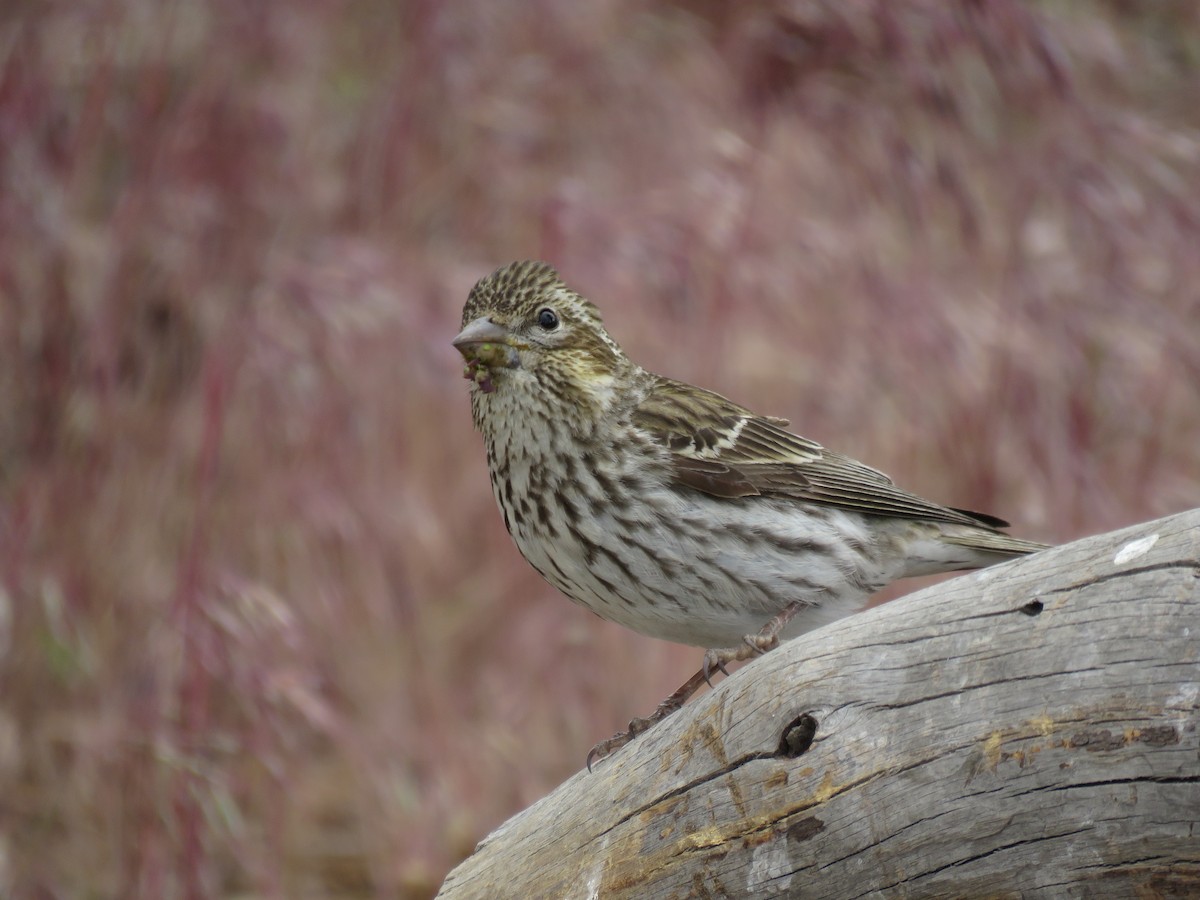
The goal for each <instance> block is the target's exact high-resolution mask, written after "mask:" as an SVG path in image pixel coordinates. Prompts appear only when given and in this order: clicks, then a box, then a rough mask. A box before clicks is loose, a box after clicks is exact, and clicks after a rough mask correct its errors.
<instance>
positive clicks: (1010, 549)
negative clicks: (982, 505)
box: [942, 529, 1050, 558]
mask: <svg viewBox="0 0 1200 900" xmlns="http://www.w3.org/2000/svg"><path fill="white" fill-rule="evenodd" d="M942 540H943V541H944V542H945V543H947V544H953V545H954V546H956V547H966V548H967V549H969V550H979V551H981V552H983V553H995V554H998V555H999V556H1001V557H1004V558H1008V557H1012V556H1025V555H1026V554H1029V553H1037V552H1038V551H1039V550H1045V549H1047V548H1048V547H1049V546H1050V545H1049V544H1039V543H1038V542H1037V541H1026V540H1023V539H1021V538H1015V537H1013V536H1012V535H1008V534H1005V533H1004V532H1002V531H984V530H983V529H978V530H976V529H972V530H970V531H965V530H964V531H961V532H951V533H946V534H943V535H942Z"/></svg>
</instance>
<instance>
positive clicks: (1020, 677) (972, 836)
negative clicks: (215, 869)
mask: <svg viewBox="0 0 1200 900" xmlns="http://www.w3.org/2000/svg"><path fill="white" fill-rule="evenodd" d="M1198 697H1200V510H1192V511H1191V512H1187V513H1182V514H1180V515H1176V516H1171V517H1168V518H1165V519H1160V520H1158V521H1155V522H1149V523H1145V524H1142V525H1137V526H1134V527H1132V528H1126V529H1124V530H1122V531H1117V532H1113V533H1110V534H1104V535H1098V536H1096V537H1090V538H1085V539H1083V540H1080V541H1076V542H1075V543H1073V544H1069V545H1066V546H1063V547H1058V548H1055V549H1052V550H1047V551H1044V552H1042V553H1038V554H1036V555H1034V556H1031V557H1027V558H1025V559H1022V560H1016V561H1013V562H1010V563H1005V564H1003V565H1000V566H996V567H993V568H991V569H986V570H983V571H980V572H975V573H971V574H969V575H964V576H962V577H960V578H956V579H953V580H951V581H947V582H944V583H941V584H938V585H935V586H934V587H931V588H928V589H926V590H923V591H920V592H918V593H915V594H912V595H909V596H907V597H903V598H900V599H899V600H895V601H893V602H891V603H888V604H885V605H883V606H880V607H878V608H875V609H871V610H868V611H866V612H864V613H860V614H858V615H856V616H851V617H850V618H847V619H844V620H842V621H840V622H836V623H834V624H833V625H830V626H827V627H825V628H822V629H820V630H818V631H816V632H812V633H809V634H807V635H803V636H801V637H800V638H797V639H796V640H793V641H790V642H788V643H786V644H784V645H783V646H781V647H780V648H779V649H777V650H775V651H773V652H771V653H768V654H766V655H765V656H763V657H762V658H760V659H758V660H755V661H754V662H752V663H750V664H748V665H746V666H744V667H743V668H742V669H740V670H739V671H737V672H735V673H734V674H733V676H732V677H731V678H729V679H728V680H726V681H725V682H724V683H722V684H720V685H719V686H718V687H717V689H716V690H715V691H713V692H712V693H710V694H707V695H705V696H703V697H701V698H699V699H698V700H696V701H694V702H692V703H690V704H688V705H687V706H686V707H685V708H684V709H683V710H682V711H681V712H679V713H676V714H675V715H674V716H672V717H671V718H669V719H667V720H666V721H665V722H663V723H662V724H660V725H658V726H656V727H655V728H653V729H652V730H651V731H650V732H648V733H647V734H645V735H643V736H641V737H640V738H638V739H637V740H636V741H634V742H633V743H631V744H630V745H629V746H627V747H625V748H623V749H622V750H619V751H618V752H617V753H616V754H614V755H613V756H612V757H610V758H608V759H606V760H603V761H602V762H600V763H599V764H598V765H597V767H596V769H595V771H594V772H592V773H590V774H589V773H588V772H586V771H581V772H580V773H579V774H577V775H576V776H574V777H573V778H571V779H570V780H568V781H567V782H566V783H564V784H563V785H561V786H560V787H559V788H558V789H556V790H555V791H554V792H553V793H552V794H550V795H549V796H548V797H546V798H544V799H543V800H541V801H539V802H538V803H536V804H534V805H533V806H531V807H530V808H529V809H526V810H525V811H523V812H521V813H519V814H518V815H516V816H514V817H513V818H512V819H510V820H509V821H508V822H506V823H505V824H503V825H502V826H500V827H499V828H498V829H496V831H495V832H493V833H492V834H491V835H490V836H488V837H487V838H486V839H485V840H484V841H483V842H482V843H480V845H479V846H478V847H477V848H476V851H475V853H474V854H473V855H472V856H471V857H470V858H468V859H467V860H465V861H464V862H463V863H462V864H460V865H459V866H458V867H457V868H456V869H454V871H452V872H451V873H450V875H449V876H448V877H447V878H446V881H445V883H444V884H443V885H442V890H441V893H440V894H439V896H440V897H443V898H446V900H451V898H463V897H489V898H491V897H521V898H524V897H571V898H608V897H639V898H641V897H647V898H655V897H661V898H666V897H785V896H790V897H820V898H861V897H871V896H873V897H980V896H1005V897H1009V896H1039V897H1040V896H1055V897H1059V896H1069V897H1114V898H1115V897H1120V898H1127V897H1135V896H1136V897H1142V896H1153V897H1157V896H1170V897H1183V896H1188V897H1195V896H1200V734H1198V733H1197V720H1198V715H1197V703H1198Z"/></svg>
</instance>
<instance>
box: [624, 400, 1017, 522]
mask: <svg viewBox="0 0 1200 900" xmlns="http://www.w3.org/2000/svg"><path fill="white" fill-rule="evenodd" d="M633 424H634V426H635V427H637V428H639V429H641V430H642V431H643V432H645V433H647V434H649V435H650V436H651V437H652V438H653V439H654V440H655V441H656V442H658V443H659V444H661V445H662V446H663V447H665V448H666V449H667V450H668V451H670V456H671V462H672V464H673V474H674V477H675V480H676V482H677V483H678V484H680V485H684V486H687V487H690V488H693V489H695V490H698V491H703V492H704V493H706V494H711V495H713V496H716V497H727V498H735V497H749V496H755V495H764V496H777V497H779V496H782V497H793V498H795V499H798V500H805V501H808V502H810V503H822V504H825V505H828V506H835V507H840V508H842V509H848V510H853V511H855V512H860V513H866V514H868V515H876V516H898V517H901V518H907V519H928V520H932V521H937V522H954V523H958V524H962V525H976V526H983V527H985V528H1002V527H1004V526H1005V525H1006V524H1007V523H1006V522H1004V521H1003V520H1002V519H997V518H995V517H994V516H988V515H984V514H982V513H973V512H969V511H967V510H959V509H951V508H949V507H945V506H941V505H939V504H937V503H933V502H931V501H929V500H925V499H923V498H921V497H918V496H916V495H915V494H910V493H908V492H907V491H904V490H901V489H900V488H898V487H896V485H895V484H894V483H893V482H892V480H891V479H890V478H888V476H886V475H884V474H883V473H882V472H880V471H878V470H877V469H872V468H871V467H870V466H865V465H863V464H862V463H860V462H858V461H856V460H853V459H851V458H850V457H848V456H843V455H841V454H840V453H834V452H832V451H829V450H826V449H825V448H824V447H822V446H821V445H820V444H818V443H816V442H815V441H811V440H809V439H808V438H804V437H800V436H799V435H796V434H792V433H791V432H789V431H786V430H785V426H787V424H788V422H787V420H786V419H777V418H774V417H771V416H760V415H758V414H756V413H754V412H751V411H750V410H748V409H746V408H745V407H742V406H739V405H738V404H736V403H733V402H732V401H730V400H727V399H726V398H724V397H722V396H721V395H720V394H714V393H713V392H711V391H706V390H704V389H702V388H697V387H693V386H692V385H688V384H684V383H682V382H678V381H672V380H670V379H666V378H657V379H656V380H655V381H654V382H653V385H652V387H651V389H650V392H649V393H648V394H647V396H646V397H645V398H644V399H643V400H642V401H641V403H639V404H638V406H637V407H636V409H635V410H634V411H633Z"/></svg>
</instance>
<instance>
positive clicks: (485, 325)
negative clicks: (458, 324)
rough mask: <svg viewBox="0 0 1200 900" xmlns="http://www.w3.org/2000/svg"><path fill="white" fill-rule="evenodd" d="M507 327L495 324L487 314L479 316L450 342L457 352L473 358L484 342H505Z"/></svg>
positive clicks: (506, 339)
mask: <svg viewBox="0 0 1200 900" xmlns="http://www.w3.org/2000/svg"><path fill="white" fill-rule="evenodd" d="M508 338H509V334H508V329H506V328H505V327H504V326H503V325H497V324H496V323H495V322H493V321H492V320H491V319H489V318H488V317H487V316H481V317H480V318H478V319H476V320H475V321H474V322H472V323H471V324H470V325H468V326H467V327H466V328H464V329H463V330H462V331H460V332H459V333H458V337H456V338H455V339H454V340H453V341H451V342H450V343H452V344H454V346H455V347H457V348H458V352H459V353H461V354H462V355H463V356H465V357H467V358H468V359H473V358H475V356H476V353H477V352H478V351H479V350H480V349H482V348H483V346H484V345H485V344H507V343H508Z"/></svg>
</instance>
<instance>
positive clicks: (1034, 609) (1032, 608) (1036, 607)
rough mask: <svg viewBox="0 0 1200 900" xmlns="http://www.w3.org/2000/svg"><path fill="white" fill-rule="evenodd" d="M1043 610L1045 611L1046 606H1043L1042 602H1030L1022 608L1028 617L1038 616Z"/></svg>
mask: <svg viewBox="0 0 1200 900" xmlns="http://www.w3.org/2000/svg"><path fill="white" fill-rule="evenodd" d="M1043 609H1045V604H1043V603H1042V601H1041V600H1030V601H1029V602H1028V603H1026V604H1025V605H1024V606H1022V607H1021V608H1020V611H1021V612H1023V613H1025V615H1027V616H1036V615H1037V614H1038V613H1040V612H1041V611H1042V610H1043Z"/></svg>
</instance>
